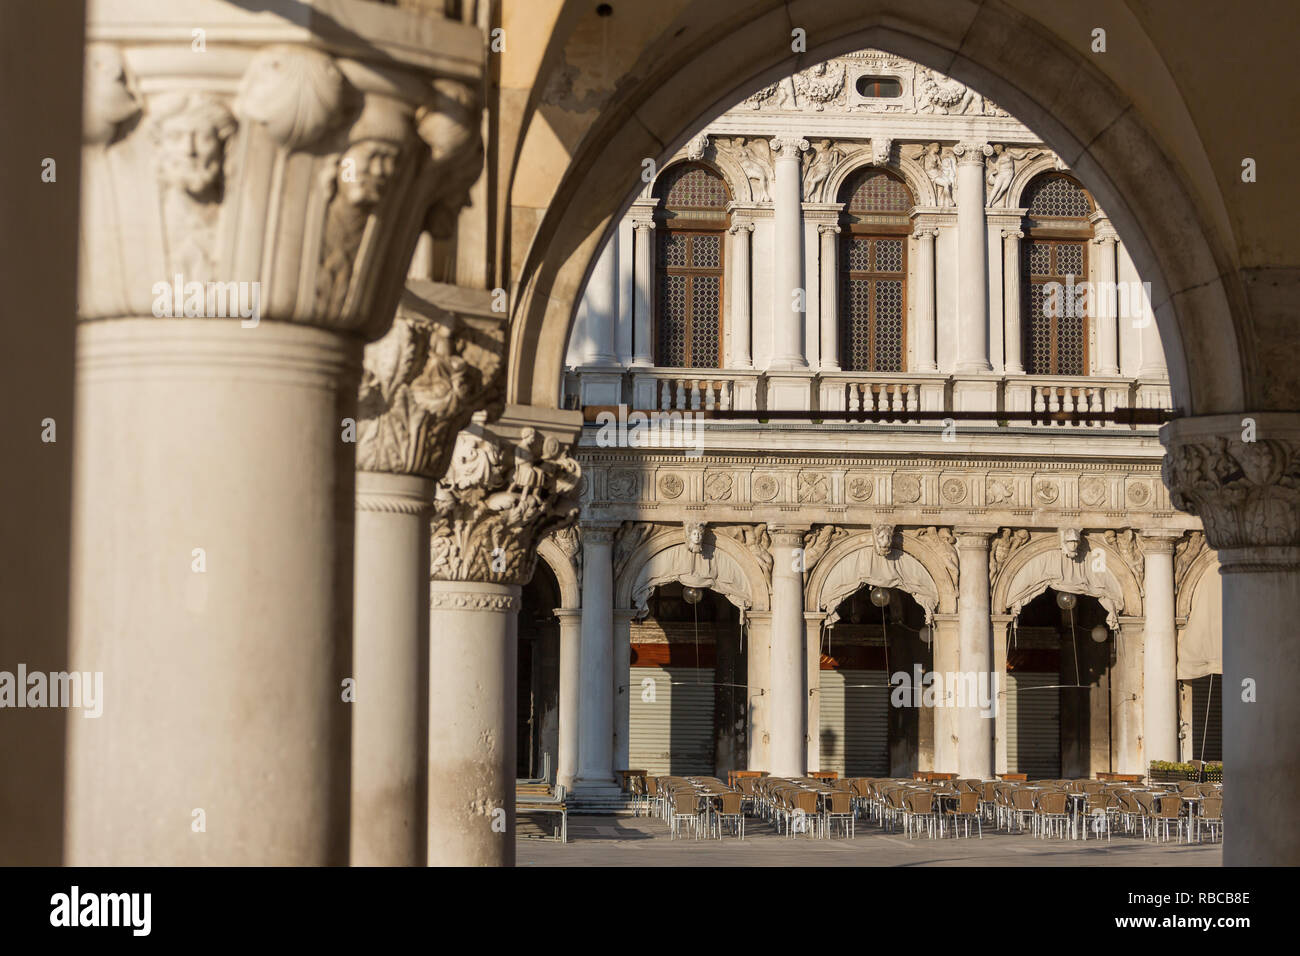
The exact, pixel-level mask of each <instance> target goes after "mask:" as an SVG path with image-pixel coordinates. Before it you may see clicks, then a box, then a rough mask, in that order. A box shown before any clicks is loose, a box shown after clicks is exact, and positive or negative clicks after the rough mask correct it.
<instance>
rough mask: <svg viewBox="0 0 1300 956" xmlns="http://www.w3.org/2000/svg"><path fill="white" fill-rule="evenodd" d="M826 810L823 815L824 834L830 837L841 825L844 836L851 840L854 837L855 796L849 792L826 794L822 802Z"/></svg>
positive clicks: (834, 791) (839, 791)
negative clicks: (836, 826) (835, 826)
mask: <svg viewBox="0 0 1300 956" xmlns="http://www.w3.org/2000/svg"><path fill="white" fill-rule="evenodd" d="M822 805H823V807H824V808H825V809H824V811H823V815H822V832H823V833H825V834H826V835H827V836H829V835H830V834H831V833H832V832H833V829H834V825H835V824H836V823H839V824H840V826H842V827H843V829H844V835H845V836H846V837H848V838H850V839H852V837H853V832H854V826H853V818H854V814H853V794H852V792H850V791H847V790H832V791H831V792H830V793H828V794H826V796H825V797H824V798H823V802H822Z"/></svg>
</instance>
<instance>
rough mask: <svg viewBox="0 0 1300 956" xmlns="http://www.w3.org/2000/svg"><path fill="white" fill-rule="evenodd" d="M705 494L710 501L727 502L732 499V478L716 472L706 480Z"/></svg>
mask: <svg viewBox="0 0 1300 956" xmlns="http://www.w3.org/2000/svg"><path fill="white" fill-rule="evenodd" d="M704 493H705V494H706V495H707V496H708V498H709V500H710V501H725V500H726V499H727V498H730V497H731V476H730V475H726V474H723V473H722V472H714V473H713V474H711V475H709V477H708V478H705V479H704Z"/></svg>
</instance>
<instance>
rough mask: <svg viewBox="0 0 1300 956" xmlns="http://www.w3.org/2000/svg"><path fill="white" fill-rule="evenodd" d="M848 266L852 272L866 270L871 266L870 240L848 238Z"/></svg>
mask: <svg viewBox="0 0 1300 956" xmlns="http://www.w3.org/2000/svg"><path fill="white" fill-rule="evenodd" d="M848 262H849V268H850V269H852V270H853V271H854V272H866V271H867V270H868V269H870V268H871V240H870V239H851V240H849V256H848Z"/></svg>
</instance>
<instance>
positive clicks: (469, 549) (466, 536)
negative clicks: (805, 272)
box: [429, 406, 581, 584]
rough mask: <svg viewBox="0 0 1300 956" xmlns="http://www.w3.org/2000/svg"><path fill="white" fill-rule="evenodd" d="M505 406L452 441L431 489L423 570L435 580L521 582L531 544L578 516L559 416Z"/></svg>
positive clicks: (567, 431) (567, 433)
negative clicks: (445, 462) (442, 473)
mask: <svg viewBox="0 0 1300 956" xmlns="http://www.w3.org/2000/svg"><path fill="white" fill-rule="evenodd" d="M546 415H547V413H545V412H543V411H541V410H538V409H531V408H526V407H521V406H510V407H509V408H507V409H506V413H505V414H504V415H502V417H501V420H500V421H499V422H496V423H494V424H491V425H483V424H474V425H471V426H470V427H469V428H466V429H465V430H464V431H462V432H461V433H460V434H459V435H458V436H457V438H456V448H455V451H454V453H453V455H452V460H451V464H450V466H449V467H448V469H447V474H446V475H445V476H444V477H443V479H442V480H441V481H440V482H438V486H437V488H436V490H435V491H434V501H433V516H432V519H431V522H430V523H431V536H430V565H429V571H430V574H431V576H432V577H433V579H434V580H435V581H478V582H484V583H492V584H524V583H527V581H528V580H529V579H530V578H531V577H532V575H533V568H534V566H535V565H536V561H537V548H536V544H537V542H539V541H541V540H542V539H543V538H545V537H546V536H547V535H549V534H551V533H552V532H554V531H557V530H559V529H561V528H565V527H567V526H569V525H571V524H573V523H574V522H576V521H577V519H578V482H579V479H580V477H581V469H580V468H579V466H578V463H577V461H575V460H574V459H573V458H571V457H570V456H569V450H570V448H571V446H572V443H573V440H574V437H575V434H574V433H575V431H576V429H574V428H573V427H572V426H569V425H567V424H566V423H565V422H564V418H565V416H563V415H562V413H561V414H557V413H549V419H548V418H546V417H544V416H546Z"/></svg>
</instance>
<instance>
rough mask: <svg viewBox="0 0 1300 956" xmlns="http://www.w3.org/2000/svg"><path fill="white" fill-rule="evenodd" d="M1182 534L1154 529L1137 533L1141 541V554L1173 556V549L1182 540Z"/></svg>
mask: <svg viewBox="0 0 1300 956" xmlns="http://www.w3.org/2000/svg"><path fill="white" fill-rule="evenodd" d="M1183 534H1184V532H1183V531H1182V530H1181V529H1179V530H1170V529H1167V528H1155V529H1150V530H1145V531H1141V532H1139V535H1140V537H1141V539H1142V553H1143V554H1173V553H1174V548H1175V547H1176V546H1177V544H1178V542H1179V541H1181V540H1182V538H1183Z"/></svg>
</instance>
